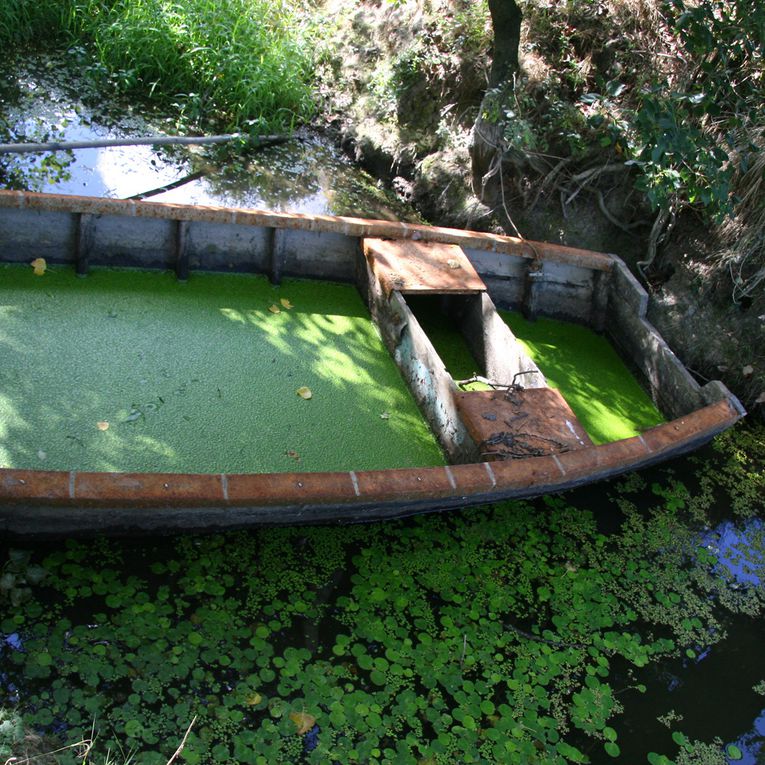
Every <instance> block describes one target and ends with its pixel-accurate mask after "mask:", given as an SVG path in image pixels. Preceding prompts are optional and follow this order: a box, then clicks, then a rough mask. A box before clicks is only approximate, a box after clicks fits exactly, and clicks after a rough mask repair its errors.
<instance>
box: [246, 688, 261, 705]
mask: <svg viewBox="0 0 765 765" xmlns="http://www.w3.org/2000/svg"><path fill="white" fill-rule="evenodd" d="M261 701H263V696H261V695H260V694H259V693H258V692H257V691H255V692H254V693H251V694H250V695H249V696H248V697H247V706H248V707H254V706H257V705H258V704H260V702H261Z"/></svg>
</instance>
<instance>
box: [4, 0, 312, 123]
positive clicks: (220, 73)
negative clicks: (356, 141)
mask: <svg viewBox="0 0 765 765" xmlns="http://www.w3.org/2000/svg"><path fill="white" fill-rule="evenodd" d="M301 29H302V28H301V25H300V23H299V21H298V19H297V16H296V13H295V5H294V4H293V3H288V2H286V0H175V2H171V1H170V0H111V1H110V0H4V1H3V2H2V3H1V4H0V46H2V47H3V48H5V49H6V50H9V49H10V50H13V49H21V48H23V47H24V46H27V45H31V44H35V45H37V46H40V45H43V46H44V45H60V44H61V43H62V42H64V43H66V44H69V45H73V46H83V47H84V48H85V49H86V50H87V52H88V55H89V56H90V57H92V58H93V61H94V62H97V64H98V65H97V66H93V65H91V64H88V65H87V66H86V71H85V72H84V74H88V73H89V72H90V73H91V74H92V73H98V74H101V75H103V74H106V75H107V76H108V78H109V80H108V81H109V83H110V85H111V86H114V87H116V88H117V89H118V90H120V91H122V92H123V93H125V94H130V95H132V96H137V97H139V98H147V97H151V98H152V100H153V101H154V103H156V104H157V105H159V106H163V107H171V108H172V109H173V111H174V112H175V113H176V114H177V117H178V120H179V122H186V123H190V124H209V123H214V124H215V125H216V126H220V127H223V128H226V129H234V128H236V129H252V130H253V131H257V132H269V131H275V130H286V129H289V128H291V127H292V126H294V124H296V123H298V122H301V121H305V120H306V119H307V118H309V117H310V115H311V114H312V112H313V100H312V94H311V79H312V64H311V55H310V51H309V45H308V43H307V42H306V40H305V39H304V36H303V34H302V31H301Z"/></svg>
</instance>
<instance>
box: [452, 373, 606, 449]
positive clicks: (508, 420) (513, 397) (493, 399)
mask: <svg viewBox="0 0 765 765" xmlns="http://www.w3.org/2000/svg"><path fill="white" fill-rule="evenodd" d="M456 404H457V410H458V411H459V413H460V416H461V417H462V421H463V422H464V423H465V427H466V428H467V429H468V432H469V433H470V436H471V438H472V439H473V440H474V441H475V442H476V444H478V447H479V450H480V453H481V459H483V460H487V461H491V460H499V459H522V458H524V457H539V456H544V455H549V454H560V453H562V452H568V451H572V450H574V449H582V448H584V447H586V446H592V441H591V440H590V437H589V436H588V435H587V433H586V431H585V430H584V428H583V427H582V426H581V424H580V423H579V420H577V419H576V415H575V414H574V413H573V412H572V411H571V407H569V405H568V404H567V403H566V400H565V399H564V398H563V396H561V394H560V393H559V392H558V391H557V390H555V389H553V388H524V389H518V390H513V389H510V390H509V391H500V390H493V391H492V390H490V391H467V392H464V393H457V394H456Z"/></svg>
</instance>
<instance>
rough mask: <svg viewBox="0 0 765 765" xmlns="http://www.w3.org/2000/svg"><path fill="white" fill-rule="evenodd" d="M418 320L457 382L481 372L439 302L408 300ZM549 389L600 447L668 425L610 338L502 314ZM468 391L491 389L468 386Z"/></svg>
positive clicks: (549, 321)
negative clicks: (558, 391) (564, 400)
mask: <svg viewBox="0 0 765 765" xmlns="http://www.w3.org/2000/svg"><path fill="white" fill-rule="evenodd" d="M407 301H408V303H409V304H410V306H411V307H412V310H413V311H414V312H415V315H416V317H417V320H418V321H419V323H420V324H421V326H422V327H423V329H424V330H425V332H426V333H427V335H428V337H429V338H430V341H431V342H432V343H433V346H434V347H435V349H436V351H437V352H438V354H439V356H440V357H441V360H442V361H443V362H444V365H445V366H446V369H447V371H448V372H449V374H450V375H451V376H452V378H453V379H455V380H466V379H469V378H471V377H472V376H474V375H475V374H483V372H482V370H481V369H480V367H479V364H478V362H477V361H476V359H475V358H474V357H473V354H472V353H471V351H470V348H469V346H468V343H467V341H466V339H465V338H464V336H463V335H462V333H461V332H460V329H459V326H458V324H457V322H456V320H454V319H453V318H452V317H450V316H449V315H447V314H445V313H444V312H443V311H441V310H440V308H439V303H438V299H437V298H423V297H416V296H409V297H407ZM499 314H500V316H501V317H502V318H503V319H504V320H505V322H506V323H507V325H508V326H509V327H510V329H511V330H512V332H513V334H514V335H515V336H516V337H517V338H518V340H519V341H520V342H521V345H522V346H523V348H524V350H525V352H526V353H527V355H528V356H529V357H530V358H532V359H533V360H534V362H535V363H536V364H537V366H538V367H539V368H540V370H541V372H542V374H543V375H544V376H545V379H546V380H547V383H548V385H550V386H551V387H553V388H557V389H559V390H560V392H561V394H562V395H563V397H564V398H565V399H566V401H567V402H568V404H569V406H570V407H571V409H572V410H573V412H574V414H575V415H576V417H577V419H578V420H579V422H580V423H581V424H582V426H583V427H584V429H585V430H586V431H587V433H588V435H589V436H590V438H591V439H592V440H593V442H594V443H596V444H602V443H608V442H610V441H618V440H619V439H622V438H629V437H631V436H634V435H637V434H638V433H640V432H642V431H644V430H646V429H648V428H650V427H653V426H654V425H658V424H659V423H661V422H664V418H663V417H662V415H661V412H659V410H658V409H657V408H656V406H655V405H654V403H653V401H652V400H651V397H650V396H649V395H648V393H647V392H646V391H645V390H644V388H643V387H641V385H640V383H639V382H638V381H637V380H636V379H635V376H634V375H633V374H632V372H631V371H630V369H629V368H628V367H627V365H626V364H625V363H624V362H623V361H622V359H621V358H620V357H619V355H618V354H617V353H616V351H615V350H614V348H613V346H612V345H611V344H610V343H609V342H608V340H607V339H606V338H605V337H604V336H603V335H600V334H598V333H596V332H594V331H593V330H591V329H589V328H588V327H585V326H582V325H580V324H573V323H571V322H564V321H558V320H556V319H548V318H539V319H536V320H535V321H529V320H527V319H525V318H524V317H523V316H522V315H521V314H520V313H518V312H511V311H503V310H500V311H499ZM464 387H465V389H466V390H482V389H486V388H488V386H487V385H485V384H483V383H480V382H478V383H469V384H468V385H466V386H464Z"/></svg>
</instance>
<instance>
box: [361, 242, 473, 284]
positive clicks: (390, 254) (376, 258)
mask: <svg viewBox="0 0 765 765" xmlns="http://www.w3.org/2000/svg"><path fill="white" fill-rule="evenodd" d="M364 255H365V256H366V259H367V262H368V263H369V266H370V268H371V269H372V273H373V274H374V276H375V278H376V279H377V280H378V281H379V282H380V284H381V285H382V287H383V290H384V291H385V293H386V295H390V293H391V292H392V291H393V290H397V291H398V292H402V293H409V294H423V293H432V294H439V295H441V294H457V295H471V294H475V293H478V292H485V291H486V285H485V284H484V283H483V280H482V279H481V277H480V276H478V273H477V272H476V270H475V268H473V264H472V263H471V262H470V261H469V260H468V258H467V255H465V253H464V251H463V250H462V248H461V247H460V246H459V245H456V244H440V243H437V242H415V241H410V240H402V239H395V240H391V239H364Z"/></svg>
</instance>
